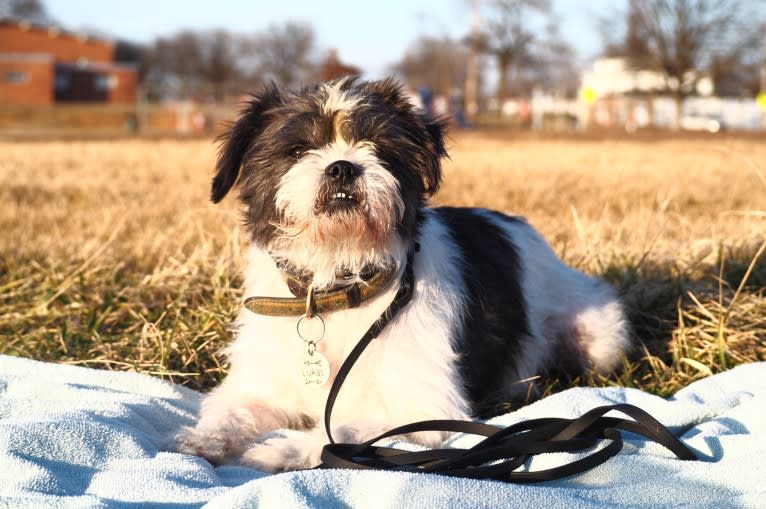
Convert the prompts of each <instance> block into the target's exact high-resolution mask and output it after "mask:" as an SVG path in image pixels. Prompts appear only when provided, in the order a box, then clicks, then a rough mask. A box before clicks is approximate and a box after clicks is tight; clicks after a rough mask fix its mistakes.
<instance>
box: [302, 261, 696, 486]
mask: <svg viewBox="0 0 766 509" xmlns="http://www.w3.org/2000/svg"><path fill="white" fill-rule="evenodd" d="M416 250H417V246H416ZM413 255H414V252H410V253H409V255H408V256H407V265H406V267H405V270H404V273H403V275H402V279H401V282H400V285H399V290H398V291H397V293H396V296H395V297H394V299H393V301H392V302H391V304H390V305H389V307H388V308H387V309H386V311H384V312H383V314H382V315H381V316H380V318H378V319H377V320H376V321H375V323H373V324H372V326H371V327H370V328H369V329H368V330H367V332H366V333H365V334H364V336H362V338H361V339H360V340H359V342H358V343H357V344H356V346H355V347H354V349H353V350H352V351H351V353H350V354H349V356H348V357H347V358H346V360H345V361H344V362H343V364H342V365H341V367H340V369H339V370H338V374H337V375H336V377H335V380H334V381H333V384H332V386H331V387H330V392H329V395H328V396H327V403H326V405H325V412H324V425H325V430H326V432H327V438H328V440H329V444H327V445H325V446H324V448H323V449H322V456H321V459H322V464H321V465H320V466H319V467H317V468H345V469H365V470H370V469H383V470H395V471H406V472H422V473H434V474H441V475H447V476H452V477H470V478H474V479H494V480H498V481H506V482H516V483H533V482H541V481H549V480H553V479H560V478H562V477H568V476H571V475H574V474H579V473H582V472H585V471H587V470H590V469H592V468H594V467H596V466H598V465H600V464H602V463H604V462H605V461H607V460H608V459H609V458H611V457H612V456H615V455H616V454H617V453H619V452H620V450H621V449H622V445H623V441H622V435H621V434H620V430H624V431H629V432H632V433H636V434H638V435H641V436H643V437H645V438H648V439H649V440H653V441H655V442H657V443H659V444H660V445H662V446H663V447H665V448H667V449H668V450H670V451H671V452H672V453H673V454H675V455H676V456H677V457H678V458H679V459H681V460H696V459H697V457H696V456H695V455H694V453H693V452H692V451H691V450H690V449H689V448H687V447H686V446H685V445H684V444H683V443H682V442H681V441H680V440H678V439H677V438H676V437H675V436H673V434H672V433H670V431H668V429H667V428H665V427H664V426H663V425H662V424H661V423H660V422H659V421H657V420H656V419H655V418H654V417H652V416H651V415H649V414H648V413H646V412H645V411H643V410H641V409H640V408H638V407H636V406H633V405H628V404H617V405H607V406H601V407H597V408H594V409H592V410H590V411H589V412H587V413H585V414H584V415H582V416H581V417H578V418H576V419H563V418H543V419H531V420H528V421H523V422H520V423H517V424H513V425H511V426H508V427H506V428H497V427H495V426H490V425H488V424H482V423H478V422H473V421H456V420H429V421H420V422H415V423H412V424H406V425H404V426H400V427H397V428H394V429H392V430H389V431H387V432H385V433H383V434H382V435H379V436H377V437H375V438H372V439H370V440H368V441H367V442H364V443H362V444H341V443H336V442H335V440H334V439H333V436H332V429H331V426H330V420H331V417H332V409H333V406H334V405H335V400H336V398H337V397H338V393H339V391H340V389H341V387H342V385H343V382H344V381H345V380H346V377H347V376H348V374H349V372H350V371H351V368H352V367H353V366H354V364H355V363H356V361H357V360H358V359H359V357H360V356H361V355H362V353H363V352H364V350H365V348H367V346H368V345H369V344H370V342H371V341H372V340H373V339H375V338H376V337H377V336H378V335H379V334H380V332H381V331H382V330H383V329H384V328H385V327H386V325H388V323H389V322H390V321H391V320H392V319H393V318H394V317H395V316H396V315H397V313H399V311H401V309H402V308H404V307H405V306H406V305H407V303H409V301H410V299H411V298H412V294H413V292H414V290H415V277H414V272H413V268H412V259H413ZM611 411H616V412H620V413H622V414H624V415H626V416H627V417H629V419H625V418H617V417H606V416H605V414H607V413H608V412H611ZM419 431H443V432H452V433H467V434H473V435H478V436H483V437H485V438H484V439H483V440H482V441H481V442H479V443H478V444H476V445H475V446H473V447H470V448H467V449H459V448H450V449H431V450H427V451H417V452H412V451H406V450H403V449H396V448H393V447H381V446H376V445H375V444H376V443H377V442H378V441H380V440H383V439H385V438H389V437H394V436H397V435H403V434H408V433H415V432H419ZM604 441H605V442H606V443H605V444H604V443H603V442H604ZM599 446H600V447H599ZM553 452H567V453H576V452H580V453H583V452H585V453H587V454H586V455H585V456H583V457H580V458H578V459H576V460H574V461H572V462H570V463H566V464H564V465H561V466H558V467H554V468H549V469H545V470H537V471H525V470H523V469H521V467H523V466H524V465H525V464H526V463H527V461H528V460H529V459H530V458H532V457H533V456H535V455H538V454H544V453H553Z"/></svg>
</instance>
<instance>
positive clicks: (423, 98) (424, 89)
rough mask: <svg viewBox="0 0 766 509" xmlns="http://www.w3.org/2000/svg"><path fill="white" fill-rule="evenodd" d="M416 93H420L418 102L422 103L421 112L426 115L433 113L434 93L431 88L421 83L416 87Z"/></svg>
mask: <svg viewBox="0 0 766 509" xmlns="http://www.w3.org/2000/svg"><path fill="white" fill-rule="evenodd" d="M418 95H420V103H421V104H422V105H423V107H422V109H423V112H424V113H426V114H427V115H433V113H434V105H433V101H434V94H433V92H431V89H430V88H428V86H426V85H422V86H421V87H420V88H419V89H418Z"/></svg>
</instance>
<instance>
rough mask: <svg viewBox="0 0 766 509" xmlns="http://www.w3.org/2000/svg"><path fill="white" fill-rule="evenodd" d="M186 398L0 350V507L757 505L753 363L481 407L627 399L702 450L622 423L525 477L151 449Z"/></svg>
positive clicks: (759, 376)
mask: <svg viewBox="0 0 766 509" xmlns="http://www.w3.org/2000/svg"><path fill="white" fill-rule="evenodd" d="M200 397H201V396H200V394H198V393H196V392H193V391H190V390H187V389H184V388H183V387H179V386H175V385H171V384H169V383H166V382H163V381H161V380H158V379H156V378H152V377H150V376H146V375H139V374H132V373H118V372H110V371H98V370H93V369H86V368H80V367H73V366H64V365H57V364H47V363H42V362H36V361H32V360H28V359H21V358H15V357H7V356H0V507H5V506H8V507H46V508H48V507H78V508H81V507H131V508H133V507H168V508H173V507H201V506H206V507H207V506H209V507H221V508H230V507H255V506H259V507H349V506H350V507H364V508H370V507H372V508H375V507H435V508H439V507H445V508H446V507H493V508H496V507H535V508H555V507H562V508H570V507H609V508H614V507H621V508H622V507H652V508H656V507H676V506H687V507H695V508H697V507H711V508H721V507H766V363H757V364H749V365H744V366H740V367H738V368H735V369H733V370H731V371H729V372H726V373H722V374H719V375H715V376H712V377H710V378H707V379H705V380H701V381H699V382H696V383H694V384H692V385H690V386H689V387H687V388H685V389H683V390H681V391H679V392H678V394H676V395H675V396H674V397H672V398H670V399H667V400H666V399H662V398H659V397H657V396H652V395H649V394H646V393H643V392H641V391H638V390H633V389H623V388H609V389H592V388H589V389H585V388H582V389H570V390H568V391H565V392H562V393H559V394H556V395H553V396H550V397H548V398H546V399H544V400H542V401H540V402H538V403H535V404H533V405H530V406H527V407H525V408H522V409H520V410H518V411H516V412H512V413H509V414H506V415H503V416H501V417H498V418H495V419H493V420H491V421H490V422H491V423H493V424H498V425H509V424H512V423H515V422H518V421H520V420H524V419H529V418H535V417H568V418H571V417H577V416H579V415H581V414H583V413H584V412H586V411H587V410H589V409H591V408H593V407H595V406H600V405H605V404H613V403H623V402H625V403H631V404H633V405H636V406H639V407H641V408H643V409H644V410H646V411H648V412H649V413H651V414H652V415H654V416H655V417H656V418H657V419H659V420H660V421H661V422H662V423H663V424H665V425H666V426H668V427H670V429H671V430H672V431H673V432H674V433H675V434H677V435H678V436H680V437H681V438H682V440H683V441H684V443H686V444H687V445H688V446H689V447H690V448H692V449H693V450H694V451H695V452H696V453H697V454H698V456H699V457H700V458H701V459H702V460H701V461H698V462H688V461H680V460H677V459H675V457H674V456H673V455H672V454H671V453H670V452H669V451H666V450H665V449H663V448H662V447H660V446H658V445H657V444H654V443H651V442H648V441H646V440H644V439H642V438H640V437H638V436H635V435H632V434H629V433H626V434H625V437H626V444H625V447H624V449H623V451H622V452H621V453H620V454H619V455H617V456H616V457H614V458H612V459H611V460H609V461H608V462H606V463H605V464H603V465H601V466H599V467H597V468H595V469H593V470H591V471H589V472H587V473H585V474H581V475H578V476H575V477H571V478H568V479H564V480H559V481H551V482H546V483H542V484H533V485H514V484H507V483H502V482H495V481H476V480H471V479H455V478H448V477H441V476H437V475H426V474H408V473H392V472H370V471H365V472H362V471H341V470H315V471H303V472H292V473H286V474H279V475H268V474H264V473H262V472H257V471H255V470H252V469H248V468H242V467H231V466H224V467H218V468H214V467H213V466H211V465H210V464H209V463H208V462H207V461H205V460H203V459H201V458H197V457H193V456H185V455H182V454H177V453H174V452H168V451H167V450H163V443H164V442H163V440H164V437H167V436H171V435H172V434H173V433H174V431H175V430H177V429H178V428H179V427H180V426H182V425H189V424H192V423H193V422H194V416H195V413H196V410H197V408H198V405H199V401H200ZM476 440H478V439H476V438H474V437H466V436H456V437H454V438H452V439H451V440H450V442H449V443H454V445H456V446H461V447H464V446H468V445H471V444H472V443H474V442H475V441H476ZM562 459H566V460H571V459H572V458H571V457H565V455H556V454H549V455H544V456H541V457H539V458H536V459H535V460H533V461H532V465H531V467H532V468H536V469H539V468H545V467H546V466H553V465H555V464H559V463H561V462H562Z"/></svg>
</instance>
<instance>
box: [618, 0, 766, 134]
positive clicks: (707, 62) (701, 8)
mask: <svg viewBox="0 0 766 509" xmlns="http://www.w3.org/2000/svg"><path fill="white" fill-rule="evenodd" d="M629 5H630V9H631V12H633V13H634V14H635V16H636V23H637V24H639V25H640V26H641V29H642V30H643V32H644V33H645V34H646V40H647V42H648V49H649V52H650V54H651V55H652V57H653V58H654V59H655V61H656V65H657V67H658V68H659V69H661V70H662V72H663V73H664V75H665V79H666V83H667V88H668V89H669V90H670V92H671V93H672V95H673V97H674V99H675V101H676V106H677V107H676V125H678V123H679V122H680V118H681V106H682V103H683V99H684V97H686V96H687V95H689V94H690V93H692V92H693V91H694V90H695V85H696V82H697V80H698V79H699V78H700V77H701V72H700V71H702V70H704V69H706V68H710V66H711V64H712V63H713V62H714V61H715V59H716V57H719V58H720V56H721V55H726V54H729V55H733V54H735V53H736V50H737V48H742V47H744V46H745V45H746V43H747V41H748V39H749V38H750V37H749V34H751V33H752V32H753V31H754V30H757V29H758V27H759V25H758V23H759V21H760V20H759V18H758V17H757V16H755V15H754V12H753V11H752V10H751V9H750V7H752V3H751V2H747V1H746V0H629ZM756 40H757V39H756Z"/></svg>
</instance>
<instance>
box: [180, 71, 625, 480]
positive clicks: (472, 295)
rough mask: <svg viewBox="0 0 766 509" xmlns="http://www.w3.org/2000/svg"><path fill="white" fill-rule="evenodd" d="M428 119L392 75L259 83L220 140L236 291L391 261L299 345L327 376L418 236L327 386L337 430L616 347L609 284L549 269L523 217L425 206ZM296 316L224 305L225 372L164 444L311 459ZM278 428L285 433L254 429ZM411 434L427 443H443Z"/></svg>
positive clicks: (429, 180)
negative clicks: (371, 291) (405, 277)
mask: <svg viewBox="0 0 766 509" xmlns="http://www.w3.org/2000/svg"><path fill="white" fill-rule="evenodd" d="M444 127H445V126H444V124H443V123H442V122H440V121H438V120H434V119H431V118H428V117H426V116H424V115H422V114H420V113H419V112H418V111H417V110H416V109H415V108H414V107H413V106H412V105H411V103H410V102H409V101H408V100H407V97H406V96H405V94H404V93H403V91H402V90H401V88H400V86H399V85H397V84H396V83H395V82H394V81H391V80H383V81H376V82H362V81H359V80H356V79H345V80H340V81H336V82H331V83H327V84H319V85H316V86H312V87H308V88H305V89H303V90H302V91H300V92H297V93H295V92H287V91H281V90H279V89H277V88H276V87H274V86H271V87H266V88H265V89H264V90H262V91H261V92H259V93H258V94H256V95H254V96H253V98H252V100H251V101H250V103H249V105H248V106H247V107H246V108H245V109H244V110H243V111H242V112H241V116H240V117H239V119H238V121H237V122H236V124H235V125H234V126H233V128H232V129H231V131H230V133H229V134H228V137H227V138H226V140H225V142H224V143H223V145H222V147H221V150H220V153H219V158H218V163H217V168H216V174H215V177H214V179H213V187H212V199H213V201H214V202H218V201H220V200H221V199H223V197H224V196H225V195H226V194H227V193H228V192H229V190H230V189H232V188H233V187H234V186H235V184H236V185H237V187H238V189H239V194H240V199H241V200H242V202H243V203H244V206H245V228H246V230H247V232H248V234H249V237H250V240H251V247H250V249H249V255H248V257H249V260H248V267H247V272H246V277H245V296H246V297H247V296H254V295H259V296H271V297H284V298H289V297H294V293H293V292H292V291H291V289H290V285H288V284H287V283H286V278H285V273H288V274H300V275H302V276H303V277H304V278H306V279H308V280H309V282H310V284H311V285H312V288H313V291H314V292H317V293H316V294H317V295H321V294H322V292H328V291H333V290H334V289H336V288H337V287H338V286H339V285H341V286H343V285H352V284H355V285H360V284H361V285H362V286H364V285H365V284H366V281H367V276H366V274H370V273H371V274H375V273H376V272H377V271H382V270H384V269H385V268H390V267H394V269H393V276H392V277H391V278H389V280H388V281H389V283H388V284H387V286H385V287H384V288H383V289H382V290H381V291H380V292H379V293H377V294H376V295H374V296H373V297H371V298H369V299H366V300H364V301H362V302H356V303H355V305H354V306H353V307H346V308H343V309H338V310H334V311H332V312H328V313H325V314H324V315H323V316H321V318H322V319H323V320H324V324H325V334H324V336H322V337H321V341H319V339H320V338H319V337H318V338H313V339H316V340H317V342H316V343H315V345H314V346H315V348H316V351H317V352H318V353H319V354H321V356H323V358H324V359H326V360H327V361H328V374H329V376H330V378H332V377H333V376H334V375H335V374H336V373H337V369H338V367H339V366H340V364H341V363H342V362H343V360H344V359H345V358H346V356H347V355H348V353H349V352H350V350H351V349H352V348H353V347H354V345H355V344H356V343H357V341H358V340H359V338H360V337H361V336H362V335H363V334H364V333H365V331H366V330H367V329H368V328H369V327H370V325H371V324H372V323H373V322H374V321H375V320H376V319H377V318H378V317H379V316H380V315H381V313H383V312H384V310H385V309H386V308H387V306H388V305H389V304H390V302H391V301H392V299H393V297H394V294H395V293H396V292H397V287H398V285H399V275H400V274H401V273H402V271H403V270H404V266H405V264H406V259H407V256H408V253H410V252H411V251H413V248H414V246H415V244H416V243H417V244H419V247H420V250H419V252H417V253H415V254H414V261H413V267H414V274H415V281H416V283H415V291H414V294H413V297H412V300H411V301H410V303H409V304H408V305H407V306H406V307H405V308H404V309H403V310H402V311H401V312H400V313H399V314H398V315H397V316H396V317H395V318H394V319H393V321H392V322H391V323H390V324H389V325H388V326H387V327H386V328H385V329H384V330H383V332H382V333H381V334H380V336H379V337H378V338H377V339H376V340H374V341H373V342H372V344H371V345H370V346H369V347H368V349H367V350H366V351H365V352H364V354H363V355H362V357H361V359H360V360H359V362H358V363H357V364H356V366H355V367H354V369H353V370H352V371H351V374H350V375H349V377H348V379H347V380H346V383H345V385H344V386H343V390H342V391H341V393H340V396H339V397H338V400H337V403H336V405H335V412H334V414H333V424H334V427H333V428H334V435H335V436H336V438H337V439H338V440H339V441H343V442H359V441H364V440H366V439H368V438H371V437H373V436H376V435H378V434H380V433H382V432H383V431H386V430H388V429H390V428H393V427H395V426H398V425H402V424H406V423H410V422H414V421H419V420H426V419H468V418H470V417H472V416H473V415H475V412H476V410H477V409H478V408H480V407H482V406H485V405H487V404H488V403H491V402H493V401H499V400H503V399H505V400H508V399H514V398H515V397H518V396H519V393H526V391H527V386H526V385H524V384H519V383H518V382H519V381H520V380H524V379H527V378H529V377H533V376H535V375H544V374H546V373H551V372H557V373H560V372H562V371H563V372H568V373H570V374H572V375H577V374H579V373H581V372H582V371H583V370H585V369H591V368H594V369H597V370H601V371H609V370H612V369H613V368H615V367H616V366H617V364H618V363H619V360H620V358H621V356H622V354H623V352H624V351H625V350H626V349H627V348H628V347H629V333H628V330H627V325H626V320H625V317H624V314H623V311H622V306H621V304H620V301H619V300H618V298H617V296H616V294H615V292H614V291H613V290H612V289H611V288H610V287H609V286H607V285H606V284H604V283H603V282H601V281H598V280H596V279H593V278H591V277H588V276H586V275H584V274H582V273H580V272H577V271H575V270H573V269H571V268H568V267H567V266H565V265H564V264H563V263H562V262H561V261H560V260H559V259H558V258H557V257H556V255H555V254H554V253H553V251H552V250H551V249H550V247H549V246H548V245H547V244H546V242H545V241H544V240H543V238H542V237H541V236H540V235H539V234H538V233H537V232H536V231H535V230H534V229H533V228H532V227H531V226H530V225H529V224H527V223H526V222H525V221H524V220H523V219H520V218H516V217H510V216H507V215H504V214H501V213H498V212H493V211H490V210H484V209H466V208H449V207H441V208H429V207H428V206H427V205H426V200H427V199H428V197H429V196H430V195H432V194H433V193H434V192H436V190H437V189H438V188H439V184H440V181H441V165H440V160H441V159H442V158H443V157H445V156H446V155H447V153H446V151H445V146H444ZM477 177H479V176H478V175H477ZM299 319H300V317H299V316H271V315H268V314H256V313H253V312H251V311H250V310H248V309H243V310H242V312H241V313H240V315H239V318H238V320H237V323H236V339H235V341H234V342H233V344H231V346H230V347H229V348H228V350H227V354H228V356H229V359H230V362H231V368H230V372H229V375H228V377H227V378H226V379H225V381H224V382H223V383H222V384H221V385H220V386H219V387H218V388H216V389H215V390H213V391H212V392H211V393H210V394H209V395H208V396H207V397H206V398H205V400H204V401H203V404H202V409H201V415H200V419H199V422H198V424H197V425H196V427H194V428H189V429H186V430H185V431H184V432H183V433H182V435H181V436H180V437H179V442H178V443H179V449H180V450H181V451H183V452H187V453H191V454H198V455H201V456H204V457H205V458H208V459H209V460H210V461H211V462H214V463H229V462H231V463H237V462H238V463H241V464H244V465H249V466H252V467H255V468H258V469H262V470H267V471H282V470H292V469H300V468H306V467H311V466H314V465H316V464H318V463H319V455H320V452H321V448H322V446H323V445H324V444H325V443H326V441H327V439H326V436H325V432H324V429H323V427H322V425H321V419H320V416H321V415H322V412H323V409H324V405H325V400H326V397H327V393H328V388H329V385H330V384H329V382H327V383H323V384H322V382H323V380H318V381H317V383H309V381H308V380H306V379H304V377H302V376H301V372H300V364H301V362H302V359H304V358H306V348H307V347H306V345H307V343H306V342H305V341H304V340H303V339H301V338H300V337H299V334H298V332H297V330H296V327H297V322H298V320H299ZM312 353H313V352H312ZM279 429H294V430H303V432H302V433H295V432H287V433H281V434H280V433H271V432H273V431H275V430H279ZM411 438H412V439H413V440H414V441H417V442H420V443H422V444H424V445H426V446H429V447H434V446H437V445H438V444H439V443H440V442H441V441H442V440H443V438H444V436H443V435H442V434H441V433H439V432H427V433H419V434H416V435H414V436H413V437H411Z"/></svg>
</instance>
